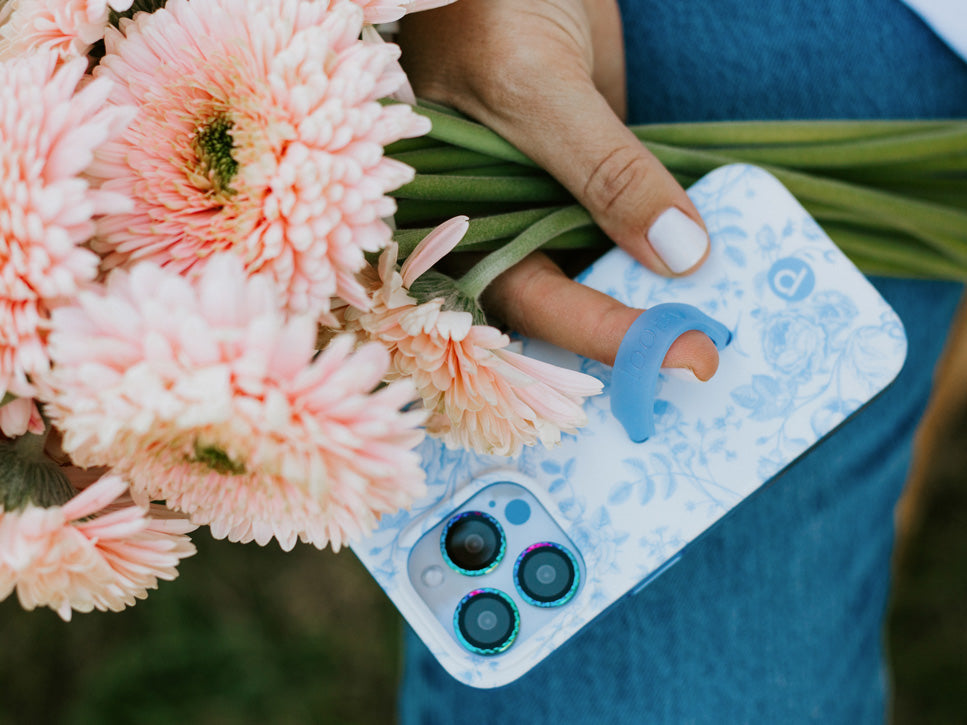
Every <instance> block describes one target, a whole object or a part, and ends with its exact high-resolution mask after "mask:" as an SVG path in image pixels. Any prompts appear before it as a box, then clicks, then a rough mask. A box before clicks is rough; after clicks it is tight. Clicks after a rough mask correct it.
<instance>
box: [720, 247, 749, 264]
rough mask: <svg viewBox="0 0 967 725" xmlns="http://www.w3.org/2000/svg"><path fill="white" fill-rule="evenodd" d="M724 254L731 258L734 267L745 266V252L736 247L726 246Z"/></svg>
mask: <svg viewBox="0 0 967 725" xmlns="http://www.w3.org/2000/svg"><path fill="white" fill-rule="evenodd" d="M725 256H727V257H728V258H729V259H731V260H732V263H733V264H735V266H736V267H744V266H745V252H743V251H742V250H741V249H739V248H738V247H726V248H725Z"/></svg>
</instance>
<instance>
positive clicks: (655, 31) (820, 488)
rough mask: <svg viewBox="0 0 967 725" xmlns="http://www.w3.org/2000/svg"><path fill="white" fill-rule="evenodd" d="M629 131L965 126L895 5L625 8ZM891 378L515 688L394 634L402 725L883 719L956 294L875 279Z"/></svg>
mask: <svg viewBox="0 0 967 725" xmlns="http://www.w3.org/2000/svg"><path fill="white" fill-rule="evenodd" d="M622 11H623V20H624V23H625V36H626V38H625V41H626V48H627V53H628V78H629V108H630V111H631V119H630V120H631V121H632V122H650V121H676V120H705V119H727V118H793V117H800V118H808V117H840V118H849V117H857V118H862V117H867V118H874V117H891V116H893V117H943V116H960V117H963V116H967V64H964V63H963V62H962V61H961V60H960V59H959V58H957V57H956V56H955V55H954V54H953V53H951V52H950V51H949V49H947V48H946V46H944V45H943V44H942V43H941V42H940V41H939V40H938V39H937V38H936V37H935V36H934V35H933V34H932V33H931V32H930V31H929V30H927V29H926V27H925V26H923V25H922V23H921V22H920V21H919V20H918V19H917V18H916V17H915V16H914V15H913V14H912V13H910V12H909V11H908V10H907V9H906V8H905V7H904V6H903V5H902V4H901V3H899V2H897V1H896V0H862V1H860V0H856V1H855V2H848V3H847V2H841V0H814V2H811V3H798V2H788V1H787V2H782V3H780V2H773V1H771V0H762V1H761V2H751V3H750V2H747V0H715V1H714V2H703V1H701V0H676V1H675V2H660V1H658V0H637V1H636V0H622ZM873 282H874V284H875V285H876V287H877V288H878V289H879V290H880V292H881V294H882V295H883V296H884V297H885V298H886V299H887V301H888V302H889V303H890V304H891V305H892V306H893V307H894V308H895V309H896V311H897V312H898V313H899V315H900V317H901V318H902V320H903V322H904V326H905V327H906V331H907V335H908V338H909V354H908V358H907V361H906V363H905V365H904V367H903V370H902V371H901V373H900V375H899V377H898V378H897V380H896V381H895V382H894V383H893V384H892V385H891V386H890V387H889V388H888V389H887V390H886V391H884V392H883V393H882V394H881V395H880V396H878V397H877V398H876V399H874V400H873V401H872V402H871V403H869V404H868V405H867V406H866V407H865V408H864V409H862V410H861V411H859V412H858V413H857V414H855V415H854V416H853V417H852V418H850V419H849V420H848V421H847V422H846V423H844V424H843V425H842V426H841V427H840V428H838V429H837V430H836V431H834V432H833V433H832V434H831V435H830V436H828V437H827V438H825V439H824V440H823V441H821V442H820V443H819V444H818V445H816V446H815V447H814V448H812V449H811V450H810V451H809V452H807V453H806V454H805V455H804V456H803V457H802V458H801V459H799V460H798V461H797V462H796V463H795V464H794V465H792V466H791V467H790V468H788V469H787V470H786V471H785V472H783V473H782V474H781V475H780V476H778V477H777V478H776V479H774V480H773V481H772V482H770V483H769V484H768V485H767V486H766V487H765V488H764V490H762V491H760V492H759V493H757V494H756V495H755V496H753V497H752V498H751V499H750V500H748V501H746V502H745V503H743V504H742V505H741V506H740V507H739V508H738V509H737V510H736V511H735V512H734V514H733V515H732V516H730V517H729V518H727V519H726V520H725V521H723V522H722V523H721V524H720V525H719V526H718V527H716V528H715V529H714V531H713V532H711V533H710V534H709V535H708V536H706V537H705V538H704V539H703V540H702V541H700V542H698V543H697V544H696V545H694V546H692V547H691V548H689V549H688V550H687V552H686V554H685V556H684V557H683V558H682V560H681V561H680V562H679V563H678V564H677V565H676V566H675V567H673V568H672V569H671V570H669V571H668V572H667V573H666V574H664V575H663V576H661V577H659V578H658V579H657V580H656V581H655V582H653V583H652V584H651V585H649V586H648V587H646V588H645V589H644V590H643V591H642V592H641V593H639V594H638V595H637V596H635V597H632V598H625V599H624V600H621V601H620V602H618V603H617V604H616V605H615V606H613V607H611V608H610V609H609V610H607V611H606V612H605V613H604V614H602V615H601V616H600V617H599V618H598V619H596V620H595V621H594V622H592V623H591V624H590V625H588V626H587V627H585V629H584V630H582V631H581V632H580V633H579V634H578V635H577V636H575V637H574V638H572V639H571V640H570V641H569V642H568V643H567V644H566V645H565V646H564V647H563V648H562V649H560V650H558V651H557V652H555V653H554V654H553V655H552V656H550V657H549V658H548V659H547V660H546V661H545V662H543V663H542V664H541V665H539V666H538V667H537V668H535V669H534V670H532V671H531V672H530V673H528V674H527V675H525V676H524V677H522V678H521V679H520V680H518V681H516V682H514V683H512V684H510V685H507V686H505V687H502V688H498V689H496V690H476V689H473V688H469V687H466V686H464V685H461V684H459V683H458V682H456V681H455V680H453V679H452V678H451V677H450V676H449V675H447V674H446V673H445V672H444V670H443V669H442V668H441V667H440V666H439V665H438V664H437V663H436V661H435V660H434V659H433V657H432V656H431V655H430V654H429V653H428V651H427V650H426V649H425V647H424V646H423V645H422V644H421V643H420V642H419V640H418V639H417V638H416V637H415V636H414V635H413V634H412V632H407V635H406V640H407V641H406V655H405V667H404V677H403V682H402V686H401V691H400V720H401V722H402V723H403V724H404V725H416V724H419V725H446V724H448V723H458V722H460V723H465V722H475V721H480V722H488V723H501V725H514V724H516V723H522V724H527V725H537V724H538V723H563V724H565V725H581V724H582V723H589V724H591V723H593V724H594V725H601V724H602V723H607V724H609V725H610V724H611V723H621V724H627V723H646V722H647V723H675V724H676V725H677V724H680V723H747V722H748V723H799V722H822V723H849V724H850V725H854V724H856V723H882V722H883V721H884V719H885V714H886V707H887V693H888V677H887V673H886V669H885V666H884V657H883V654H884V653H883V642H882V629H883V617H884V613H885V608H886V602H887V596H888V592H889V560H890V554H891V550H892V546H893V537H894V529H893V509H894V506H895V504H896V501H897V499H898V497H899V495H900V493H901V490H902V488H903V484H904V481H905V478H906V475H907V471H908V468H909V464H910V456H911V448H912V437H913V433H914V429H915V427H916V425H917V422H918V421H919V419H920V417H921V415H922V413H923V410H924V408H925V406H926V403H927V398H928V396H929V393H930V387H931V382H932V374H933V369H934V366H935V363H936V361H937V358H938V357H939V355H940V352H941V350H942V347H943V344H944V340H945V337H946V332H947V329H948V327H949V325H950V322H951V319H952V317H953V314H954V311H955V308H956V306H957V303H958V301H959V299H960V296H961V293H962V290H963V288H962V286H961V285H959V284H953V283H942V282H931V281H915V280H901V279H885V278H877V279H874V280H873Z"/></svg>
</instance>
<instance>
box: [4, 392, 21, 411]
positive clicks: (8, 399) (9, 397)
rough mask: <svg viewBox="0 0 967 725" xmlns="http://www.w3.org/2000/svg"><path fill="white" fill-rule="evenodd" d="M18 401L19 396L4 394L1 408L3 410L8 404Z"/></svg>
mask: <svg viewBox="0 0 967 725" xmlns="http://www.w3.org/2000/svg"><path fill="white" fill-rule="evenodd" d="M16 399H17V396H16V395H14V394H13V393H4V394H3V400H0V408H2V407H3V406H5V405H6V404H7V403H9V402H11V401H13V400H16Z"/></svg>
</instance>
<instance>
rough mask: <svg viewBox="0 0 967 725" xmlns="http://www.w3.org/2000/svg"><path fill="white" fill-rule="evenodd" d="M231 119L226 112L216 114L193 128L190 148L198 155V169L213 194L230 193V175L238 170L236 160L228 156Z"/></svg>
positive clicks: (232, 144)
mask: <svg viewBox="0 0 967 725" xmlns="http://www.w3.org/2000/svg"><path fill="white" fill-rule="evenodd" d="M233 125H234V123H233V122H232V120H231V119H230V118H228V117H227V116H217V117H215V118H214V119H212V120H210V121H208V122H207V123H205V124H203V125H201V126H199V127H198V128H197V129H195V134H194V137H193V139H192V150H193V151H194V152H195V156H196V157H197V158H198V172H199V173H200V174H201V175H202V176H204V177H206V178H207V179H208V180H209V182H211V188H212V191H213V192H214V193H215V194H216V195H228V196H230V195H231V194H234V193H235V191H234V190H233V189H232V188H231V184H232V179H233V178H235V174H236V172H237V171H238V161H236V160H235V159H234V157H233V156H232V151H233V150H234V148H235V145H234V140H233V139H232V126H233Z"/></svg>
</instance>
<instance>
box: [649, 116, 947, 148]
mask: <svg viewBox="0 0 967 725" xmlns="http://www.w3.org/2000/svg"><path fill="white" fill-rule="evenodd" d="M962 123H963V122H962V121H711V122H699V123H667V124H646V125H639V126H632V127H631V130H632V132H633V133H634V134H635V136H637V137H638V138H639V139H640V140H642V141H654V142H657V143H664V144H670V145H673V146H688V147H692V148H703V147H704V148H714V147H722V146H726V147H728V146H755V147H762V146H771V145H774V144H797V145H799V144H816V143H821V144H824V143H831V142H836V141H859V140H866V139H872V138H877V137H889V136H899V135H902V134H905V133H920V132H924V131H933V130H939V129H944V128H950V127H954V126H957V125H960V124H962Z"/></svg>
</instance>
